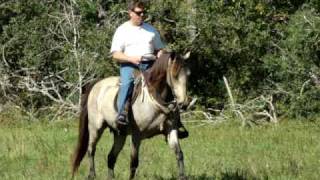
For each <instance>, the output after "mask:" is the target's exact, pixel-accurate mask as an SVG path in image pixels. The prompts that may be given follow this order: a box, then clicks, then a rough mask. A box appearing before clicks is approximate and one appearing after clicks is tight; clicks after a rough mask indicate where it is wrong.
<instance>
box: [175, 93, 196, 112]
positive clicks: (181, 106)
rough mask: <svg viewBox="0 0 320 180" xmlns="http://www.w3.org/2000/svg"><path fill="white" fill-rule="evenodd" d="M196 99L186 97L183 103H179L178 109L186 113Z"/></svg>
mask: <svg viewBox="0 0 320 180" xmlns="http://www.w3.org/2000/svg"><path fill="white" fill-rule="evenodd" d="M195 101H196V98H192V97H190V96H188V97H187V99H186V100H185V101H184V102H183V103H179V104H178V107H179V109H180V111H182V112H183V111H187V110H189V109H190V108H191V107H192V106H193V105H194V103H195Z"/></svg>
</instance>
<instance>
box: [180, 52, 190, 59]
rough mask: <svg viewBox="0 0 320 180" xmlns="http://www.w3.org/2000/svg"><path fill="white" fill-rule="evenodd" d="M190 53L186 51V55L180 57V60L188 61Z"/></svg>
mask: <svg viewBox="0 0 320 180" xmlns="http://www.w3.org/2000/svg"><path fill="white" fill-rule="evenodd" d="M190 53H191V52H190V51H188V52H187V53H186V54H184V55H183V56H182V59H184V60H187V59H189V57H190Z"/></svg>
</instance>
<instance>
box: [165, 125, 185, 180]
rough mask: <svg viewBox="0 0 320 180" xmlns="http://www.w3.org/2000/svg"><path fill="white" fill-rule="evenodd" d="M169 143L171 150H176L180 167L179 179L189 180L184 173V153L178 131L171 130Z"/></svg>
mask: <svg viewBox="0 0 320 180" xmlns="http://www.w3.org/2000/svg"><path fill="white" fill-rule="evenodd" d="M168 142H169V146H170V148H171V149H173V150H174V152H175V154H176V158H177V162H178V167H179V179H180V180H184V179H187V177H186V176H185V173H184V162H183V152H182V150H181V147H180V144H179V139H178V131H177V130H171V131H170V132H169V134H168Z"/></svg>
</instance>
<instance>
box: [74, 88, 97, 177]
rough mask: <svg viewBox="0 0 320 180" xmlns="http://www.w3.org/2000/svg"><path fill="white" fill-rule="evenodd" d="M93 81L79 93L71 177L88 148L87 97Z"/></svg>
mask: <svg viewBox="0 0 320 180" xmlns="http://www.w3.org/2000/svg"><path fill="white" fill-rule="evenodd" d="M94 84H95V83H89V84H87V85H85V86H84V87H83V88H82V89H83V91H82V92H83V94H82V95H81V107H80V110H81V112H80V121H79V136H78V144H77V147H76V149H75V152H74V154H73V159H72V177H74V174H75V173H76V172H77V170H78V168H79V166H80V163H81V161H82V159H83V157H84V156H85V154H86V152H87V150H88V143H89V130H88V107H87V103H88V97H89V94H90V92H91V90H92V88H93V86H94Z"/></svg>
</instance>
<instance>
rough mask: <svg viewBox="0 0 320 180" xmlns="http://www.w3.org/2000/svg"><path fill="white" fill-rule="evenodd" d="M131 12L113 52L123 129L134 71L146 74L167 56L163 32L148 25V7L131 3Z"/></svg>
mask: <svg viewBox="0 0 320 180" xmlns="http://www.w3.org/2000/svg"><path fill="white" fill-rule="evenodd" d="M128 12H129V17H130V19H129V21H127V22H125V23H123V24H122V25H120V26H119V27H118V28H117V30H116V32H115V34H114V36H113V40H112V46H111V50H110V52H111V53H112V56H113V58H114V59H115V60H116V61H117V62H119V63H120V82H121V84H120V90H119V95H118V100H117V107H118V116H117V124H118V126H119V127H121V126H127V125H128V124H129V121H128V117H127V116H128V109H129V106H130V105H129V99H130V97H131V95H132V91H133V86H134V83H133V82H134V71H135V70H140V71H146V70H147V69H149V68H150V67H151V66H152V64H153V63H154V61H155V60H156V59H157V58H159V57H160V56H161V54H163V53H164V50H163V48H164V44H163V43H162V41H161V39H160V34H159V32H158V31H157V30H156V29H155V28H154V27H153V26H151V25H150V24H148V23H145V22H144V17H145V10H144V4H143V3H142V2H140V1H131V2H130V3H129V6H128ZM155 55H156V56H155ZM177 116H179V114H178V115H177ZM176 118H179V117H176ZM179 123H180V128H179V132H178V135H179V138H186V137H188V132H187V130H186V129H185V128H184V126H183V125H182V124H181V122H180V121H179Z"/></svg>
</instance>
